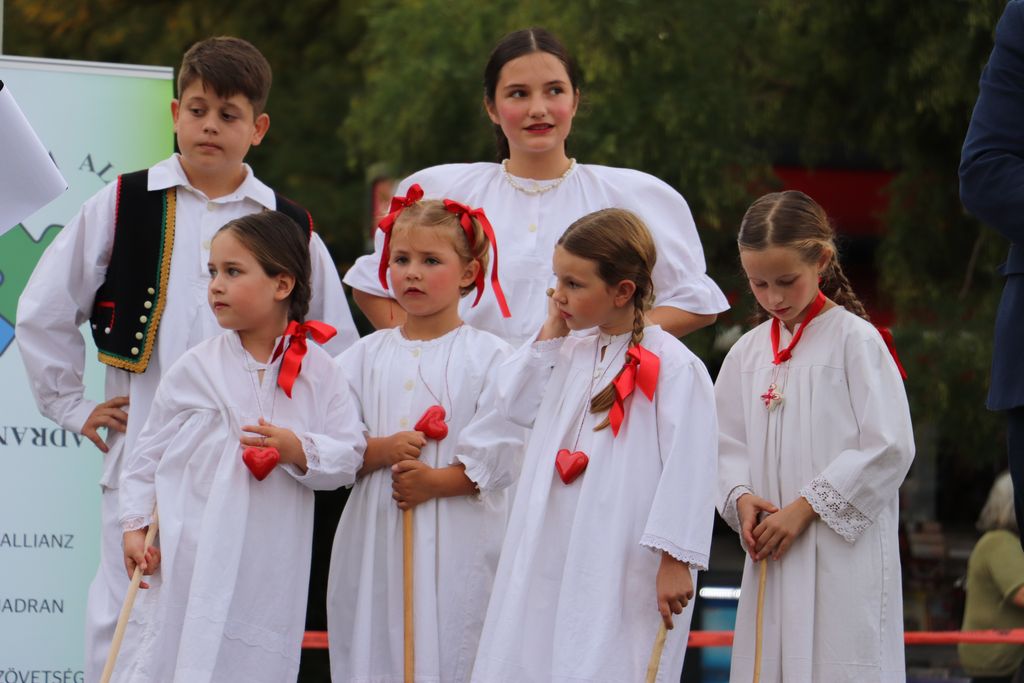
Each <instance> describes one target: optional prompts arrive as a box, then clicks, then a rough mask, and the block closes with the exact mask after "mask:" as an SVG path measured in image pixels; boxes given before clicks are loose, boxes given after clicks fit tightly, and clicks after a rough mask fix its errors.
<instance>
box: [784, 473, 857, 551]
mask: <svg viewBox="0 0 1024 683" xmlns="http://www.w3.org/2000/svg"><path fill="white" fill-rule="evenodd" d="M800 495H801V496H803V497H804V498H805V499H806V500H807V502H808V503H810V504H811V507H812V508H814V511H815V512H817V513H818V516H819V517H821V521H823V522H825V524H828V526H829V528H830V529H832V530H833V531H835V532H836V533H837V534H839V535H840V536H842V537H843V538H844V539H846V540H847V541H848V542H850V543H853V542H854V541H856V540H857V539H858V538H860V535H861V534H862V533H864V530H865V529H867V528H868V527H869V526H871V520H870V519H868V518H867V517H865V516H864V514H863V513H861V511H860V510H858V509H857V508H855V507H854V506H853V505H852V504H850V503H849V502H847V501H846V499H845V498H843V496H842V494H840V493H839V491H837V490H836V489H835V488H834V487H833V486H832V484H830V483H829V482H828V480H827V479H825V478H824V477H821V476H818V477H815V478H814V479H812V480H811V483H809V484H808V485H807V486H805V487H803V488H802V489H801V490H800Z"/></svg>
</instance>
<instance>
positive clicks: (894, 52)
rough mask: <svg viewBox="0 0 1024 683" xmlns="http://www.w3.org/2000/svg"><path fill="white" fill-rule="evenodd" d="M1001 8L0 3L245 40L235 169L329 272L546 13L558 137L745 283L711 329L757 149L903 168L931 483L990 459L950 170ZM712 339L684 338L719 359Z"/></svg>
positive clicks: (761, 159)
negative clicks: (253, 71)
mask: <svg viewBox="0 0 1024 683" xmlns="http://www.w3.org/2000/svg"><path fill="white" fill-rule="evenodd" d="M1004 4H1005V0H961V1H960V2H941V3H913V4H909V5H908V4H907V3H905V2H898V1H897V0H862V1H861V2H854V3H829V4H827V5H823V4H821V3H816V2H812V1H811V0H707V1H700V2H698V1H696V0H687V1H685V2H672V3H669V2H663V3H659V2H653V3H652V2H641V1H640V0H617V1H615V2H612V1H611V0H576V1H574V2H567V3H548V2H533V1H530V0H521V1H517V2H513V1H512V0H492V1H491V2H486V3H479V2H470V0H365V1H364V2H362V3H358V4H353V3H338V2H333V1H329V0H293V1H292V2H291V3H288V4H287V5H279V6H272V5H267V4H266V3H262V2H255V1H254V0H237V1H236V2H234V3H231V4H226V5H223V4H219V3H208V2H200V1H198V0H176V1H175V2H168V1H166V0H153V1H151V2H146V3H138V2H129V1H127V0H92V1H91V2H87V1H85V0H7V3H6V16H5V19H6V27H5V28H6V36H5V48H6V49H7V51H8V52H9V53H11V54H20V55H40V56H47V57H61V58H71V59H90V60H101V61H115V62H134V63H149V64H173V65H177V64H178V62H179V61H180V57H181V54H182V52H183V51H184V50H185V49H186V48H187V47H188V45H189V44H191V43H192V42H193V41H195V40H197V39H200V38H202V37H205V36H207V35H212V34H225V33H229V34H236V35H241V36H243V37H246V38H248V39H250V40H252V41H253V42H254V43H255V44H256V45H257V46H258V47H260V48H261V49H262V50H263V51H264V52H265V54H266V55H267V57H268V59H269V60H270V61H271V63H272V65H273V66H274V69H275V85H274V89H273V92H272V95H271V100H270V103H269V111H270V113H271V116H272V119H273V126H272V129H271V134H270V136H268V139H267V141H266V143H265V144H264V145H263V146H261V147H259V148H255V149H254V150H253V152H252V153H251V162H252V163H253V165H254V167H255V168H256V169H257V171H258V173H259V174H260V176H261V177H263V178H265V179H266V180H267V181H268V182H270V183H271V184H272V185H274V186H275V187H277V188H279V189H280V190H281V191H282V192H284V193H286V194H289V195H291V196H293V197H295V198H296V199H298V200H300V201H302V202H303V203H305V204H306V205H307V206H309V207H310V208H311V209H312V210H313V212H314V215H315V216H316V217H317V219H318V222H319V225H320V229H321V231H322V232H324V233H325V234H326V236H327V239H328V242H329V244H331V245H332V248H333V249H334V250H335V254H336V257H337V258H338V260H339V262H340V263H341V264H343V265H344V264H345V263H347V262H349V261H351V260H352V259H353V258H355V257H356V256H357V255H358V254H359V253H361V252H362V249H363V245H364V241H365V238H366V234H367V231H368V206H369V189H368V184H367V181H368V175H367V174H368V173H369V169H371V168H378V169H379V168H381V167H382V165H383V166H384V167H386V168H388V169H390V172H391V173H392V174H394V175H395V176H396V177H399V176H401V175H403V174H405V173H407V172H410V171H412V170H415V169H417V168H421V167H424V166H428V165H432V164H437V163H444V162H453V161H475V160H489V159H493V157H494V147H493V135H492V131H491V125H490V122H489V121H488V120H487V118H486V116H485V114H484V112H483V109H482V106H481V99H482V96H483V84H482V81H481V74H482V71H483V65H484V63H485V61H486V59H487V56H488V54H489V52H490V49H491V47H492V46H493V44H494V43H495V41H496V40H497V38H498V37H500V36H501V35H503V34H504V33H506V32H507V31H510V30H513V29H516V28H520V27H523V26H529V25H542V26H546V27H548V28H549V29H551V30H552V31H554V32H555V33H556V34H557V35H559V36H560V37H561V38H562V39H563V40H564V42H565V43H566V44H567V45H568V46H569V47H570V49H571V50H573V51H574V53H575V55H576V57H577V58H578V60H579V62H580V64H581V65H582V67H583V70H584V82H583V103H582V106H581V109H580V114H579V115H578V117H577V119H576V121H575V122H574V130H573V134H572V136H571V138H570V143H569V144H570V152H571V154H572V155H574V156H577V157H579V158H580V160H581V161H586V162H590V163H604V164H612V165H617V166H628V167H633V168H638V169H642V170H644V171H647V172H650V173H653V174H654V175H657V176H659V177H661V178H663V179H665V180H666V181H667V182H669V183H671V184H672V185H674V186H675V187H676V188H678V189H679V190H680V191H681V192H682V193H683V195H684V196H685V197H686V198H687V200H688V201H689V202H690V204H691V206H692V208H693V210H694V213H695V215H696V217H697V222H698V225H699V226H701V228H702V238H703V240H704V244H705V251H706V253H707V257H708V263H709V270H710V272H711V273H712V275H713V276H715V278H716V279H717V280H718V281H719V282H720V283H722V285H723V289H726V291H728V292H729V293H730V294H731V295H734V296H735V297H737V298H738V299H739V301H738V303H737V308H736V310H737V311H738V313H731V314H728V315H726V316H724V317H723V322H722V323H720V324H719V326H718V327H719V329H721V328H722V327H724V324H725V323H731V322H741V321H742V320H743V319H744V318H745V317H746V312H747V311H748V310H750V309H749V305H750V304H749V296H747V295H746V294H745V285H744V282H743V280H742V278H741V277H740V274H739V269H738V264H737V259H736V255H735V246H734V241H733V239H734V233H735V226H736V225H737V223H738V219H739V217H740V216H741V215H742V212H743V210H744V209H745V207H746V205H747V204H748V203H749V202H750V201H751V200H752V199H753V198H754V197H755V196H757V195H758V194H760V193H761V192H763V191H765V190H767V189H771V188H773V187H775V186H777V185H778V182H777V181H776V180H775V179H774V178H773V176H772V174H771V162H773V161H776V160H778V159H779V158H781V157H783V156H792V155H794V154H795V155H796V156H797V157H798V158H799V159H800V160H801V161H802V163H803V164H804V165H807V166H812V167H813V166H824V167H828V166H841V167H850V166H857V167H871V168H878V169H887V170H892V171H895V172H896V173H897V179H896V181H895V182H894V183H893V184H892V186H891V187H890V188H889V189H890V197H891V202H890V209H889V211H888V213H887V214H886V215H885V216H884V217H882V218H883V221H884V224H885V226H886V235H885V238H884V239H883V240H881V242H880V244H879V246H878V249H877V250H876V252H875V260H876V265H877V271H878V273H879V279H880V283H881V286H880V290H881V291H882V292H883V296H884V301H874V302H869V303H872V304H875V305H883V306H889V307H892V308H893V310H894V312H895V315H896V321H897V324H896V330H895V331H896V336H897V341H898V343H899V345H900V348H901V352H902V356H903V359H904V362H905V365H906V366H907V369H908V371H909V373H910V379H909V381H908V384H907V387H908V391H909V393H910V396H911V404H912V409H913V411H914V415H915V418H916V419H917V420H918V421H920V422H922V423H929V424H931V425H934V426H936V427H937V428H936V429H935V430H934V433H935V434H936V439H937V441H936V443H935V446H936V448H935V452H936V453H937V457H938V458H939V460H940V470H941V473H940V477H941V478H944V479H948V480H949V481H951V482H954V484H955V483H957V482H959V481H961V477H960V475H965V476H968V475H969V476H974V477H978V476H981V474H982V473H984V475H985V476H987V475H988V473H990V472H991V471H992V469H993V467H995V466H996V465H995V463H996V462H997V461H999V460H1000V459H1001V458H1002V442H1001V433H1002V425H1001V420H1000V419H999V418H998V417H996V416H992V415H990V414H988V413H987V412H986V411H985V410H984V406H983V401H984V395H985V388H986V385H987V379H988V364H989V358H990V353H991V331H992V321H993V317H994V309H995V305H996V302H997V300H998V293H999V291H1000V289H1001V285H1002V283H1001V280H1000V278H999V277H997V276H996V275H995V273H994V271H995V266H996V265H997V264H998V263H999V262H1000V260H1001V259H1002V258H1003V256H1004V255H1005V251H1006V244H1005V243H1004V242H1003V240H1002V239H1001V238H1000V237H998V236H997V235H996V234H995V233H994V232H993V231H991V230H989V229H987V228H984V227H983V226H981V225H979V224H978V223H977V222H976V221H974V220H973V219H971V218H970V217H968V216H966V215H965V214H964V212H963V210H962V208H961V206H960V203H959V200H958V197H957V181H956V168H957V163H958V159H959V150H960V145H961V144H962V141H963V137H964V133H965V131H966V128H967V122H968V120H969V117H970V112H971V108H972V106H973V102H974V100H975V98H976V96H977V82H978V77H979V75H980V72H981V69H982V67H983V65H984V63H985V61H986V59H987V56H988V53H989V51H990V50H991V46H992V34H993V29H994V27H995V23H996V21H997V19H998V17H999V15H1000V13H1001V12H1002V8H1003V6H1004ZM713 340H714V332H713V331H706V332H702V333H698V334H697V335H694V336H693V337H691V339H690V340H689V341H690V343H691V344H692V345H694V346H695V348H696V350H698V351H699V352H701V353H702V355H703V356H704V357H705V358H706V359H708V361H709V364H710V365H712V366H714V365H715V364H716V362H717V361H718V360H720V358H721V354H722V352H721V350H716V349H715V348H714V346H713V343H712V342H713ZM929 431H931V430H929ZM954 494H955V491H954V490H953V489H952V488H951V489H950V494H949V495H950V498H949V503H950V505H953V504H955V503H956V502H957V501H956V499H955V496H954ZM964 507H970V508H971V509H970V511H969V512H968V513H965V514H968V515H973V509H976V508H975V507H974V506H973V504H972V505H970V506H964Z"/></svg>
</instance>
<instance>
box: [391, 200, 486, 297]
mask: <svg viewBox="0 0 1024 683" xmlns="http://www.w3.org/2000/svg"><path fill="white" fill-rule="evenodd" d="M470 220H471V221H472V222H473V244H472V245H471V244H470V243H469V237H468V236H467V235H466V231H465V230H463V228H462V224H461V223H460V222H459V216H458V215H456V214H454V213H452V212H451V211H449V210H447V209H446V208H445V207H444V202H443V201H441V200H440V199H421V200H419V201H418V202H416V203H415V204H411V205H409V206H407V207H406V208H405V209H403V210H402V213H400V214H398V218H397V219H396V220H395V224H394V226H393V227H392V229H391V238H390V239H391V243H392V244H394V241H395V236H396V235H399V234H401V233H404V232H408V231H409V230H412V229H414V228H425V229H433V230H443V231H445V233H446V235H447V236H448V237H449V238H450V239H451V241H452V248H454V249H455V253H456V254H458V256H459V258H460V259H462V262H463V263H465V264H469V263H472V262H473V261H476V262H478V263H479V264H480V272H481V273H486V272H487V265H488V263H489V262H490V253H491V240H490V239H488V238H487V235H486V233H484V229H483V226H482V225H481V224H480V221H478V220H477V219H476V218H471V219H470ZM475 289H476V281H473V282H471V283H469V285H467V286H466V287H461V288H459V294H461V295H462V296H466V295H467V294H469V293H470V292H472V291H473V290H475Z"/></svg>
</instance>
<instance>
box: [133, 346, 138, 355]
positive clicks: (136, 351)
mask: <svg viewBox="0 0 1024 683" xmlns="http://www.w3.org/2000/svg"><path fill="white" fill-rule="evenodd" d="M132 355H133V356H137V355H139V347H138V346H133V347H132Z"/></svg>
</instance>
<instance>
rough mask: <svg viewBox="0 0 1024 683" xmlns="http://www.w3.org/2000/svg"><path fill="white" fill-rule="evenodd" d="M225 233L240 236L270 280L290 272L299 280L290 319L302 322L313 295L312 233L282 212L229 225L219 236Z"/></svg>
mask: <svg viewBox="0 0 1024 683" xmlns="http://www.w3.org/2000/svg"><path fill="white" fill-rule="evenodd" d="M222 232H231V233H232V234H233V235H234V236H235V237H237V238H238V241H239V242H241V243H242V244H243V245H244V246H245V248H246V249H248V250H249V251H250V252H252V255H253V256H254V257H256V261H257V263H259V264H260V267H262V268H263V272H265V273H266V274H267V275H269V276H270V277H276V276H277V275H281V274H282V273H287V274H288V275H291V276H292V277H294V278H295V287H294V288H293V289H292V293H291V295H290V296H289V297H288V319H289V320H295V321H297V322H302V321H303V319H305V317H306V313H308V312H309V300H310V297H311V296H312V285H311V284H310V278H311V274H312V271H313V267H312V265H311V264H310V258H309V231H308V230H306V229H305V228H303V227H302V226H300V225H299V224H298V223H296V222H295V221H294V220H292V219H291V218H289V217H288V216H286V215H285V214H283V213H281V212H280V211H261V212H259V213H251V214H249V215H248V216H242V217H241V218H236V219H235V220H233V221H230V222H228V223H227V224H225V225H224V227H222V228H221V229H220V230H218V231H217V234H218V235H219V234H220V233H222Z"/></svg>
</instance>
